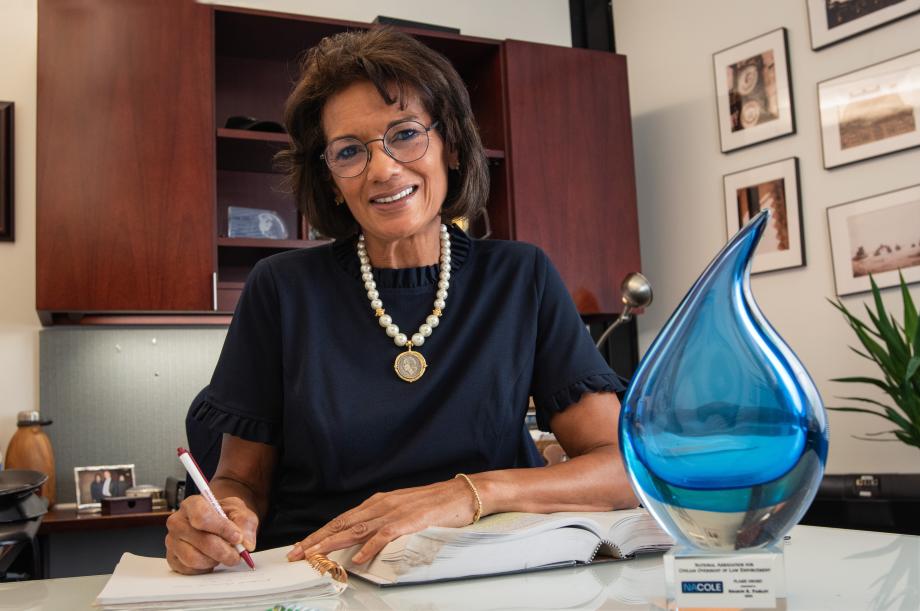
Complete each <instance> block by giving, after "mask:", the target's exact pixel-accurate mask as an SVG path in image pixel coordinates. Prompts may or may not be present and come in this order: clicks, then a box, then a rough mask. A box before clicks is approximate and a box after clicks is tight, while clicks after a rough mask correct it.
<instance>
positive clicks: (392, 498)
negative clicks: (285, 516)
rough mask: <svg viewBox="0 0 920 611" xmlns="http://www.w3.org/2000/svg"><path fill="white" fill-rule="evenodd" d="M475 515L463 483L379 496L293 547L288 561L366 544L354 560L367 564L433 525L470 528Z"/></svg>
mask: <svg viewBox="0 0 920 611" xmlns="http://www.w3.org/2000/svg"><path fill="white" fill-rule="evenodd" d="M475 513H476V499H475V497H474V496H473V491H472V490H470V487H469V486H468V485H467V484H466V482H464V481H463V480H462V479H459V478H458V479H453V480H448V481H445V482H438V483H436V484H430V485H428V486H419V487H417V488H403V489H401V490H394V491H392V492H378V493H377V494H375V495H374V496H372V497H371V498H369V499H367V500H366V501H364V502H363V503H361V504H360V505H358V506H357V507H355V508H354V509H351V510H349V511H346V512H345V513H343V514H342V515H340V516H338V517H337V518H335V519H334V520H332V521H331V522H329V523H328V524H326V525H325V526H323V527H322V528H320V529H319V530H317V531H316V532H314V533H313V534H311V535H310V536H309V537H307V538H306V539H304V540H303V541H301V542H300V543H297V544H295V545H294V549H293V550H291V552H290V553H289V554H288V560H290V561H295V560H301V559H303V558H304V557H309V556H312V555H313V554H327V553H329V552H332V551H335V550H339V549H345V548H348V547H351V546H352V545H355V544H358V543H364V545H363V546H362V547H361V549H360V550H359V551H358V552H357V553H356V554H355V555H354V556H353V557H352V561H353V562H355V563H358V564H362V563H364V562H366V561H368V560H370V559H371V558H373V557H374V556H376V555H377V552H379V551H380V550H382V549H383V548H384V546H385V545H386V544H387V543H389V542H390V541H392V540H394V539H396V538H397V537H400V536H402V535H407V534H410V533H414V532H418V531H420V530H424V529H425V528H427V527H429V526H453V527H459V526H466V525H467V524H470V523H471V522H472V521H473V516H474V515H475Z"/></svg>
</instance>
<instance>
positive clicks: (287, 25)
mask: <svg viewBox="0 0 920 611" xmlns="http://www.w3.org/2000/svg"><path fill="white" fill-rule="evenodd" d="M368 27H371V26H370V25H369V24H361V23H352V22H345V21H338V20H331V19H321V18H313V17H303V16H293V15H281V14H277V13H266V12H262V11H256V10H249V9H237V8H227V7H213V6H202V5H198V4H196V3H194V2H191V1H190V0H169V1H166V2H163V1H161V0H132V2H130V3H126V2H123V1H120V0H40V3H39V90H38V95H39V113H38V124H39V128H38V129H39V131H38V138H39V140H38V147H39V148H38V162H39V163H38V165H39V169H38V230H39V241H38V279H37V282H38V290H37V292H38V295H37V304H38V310H39V311H40V313H41V314H42V318H43V320H44V321H45V322H53V321H68V320H72V319H74V318H75V316H74V315H75V314H97V315H98V314H106V315H111V314H116V315H118V316H124V315H125V314H126V313H132V312H133V313H148V314H153V315H156V316H161V317H162V316H164V315H175V314H177V313H191V314H194V313H209V312H210V313H211V314H213V313H215V312H216V313H224V314H226V313H229V312H232V309H233V307H234V305H235V303H236V299H237V298H238V296H239V291H240V290H241V288H242V286H243V282H244V281H245V278H246V275H247V274H248V271H249V270H250V269H251V267H252V265H254V264H255V262H256V261H257V260H258V259H260V258H262V257H264V256H267V255H269V254H272V253H274V252H279V251H280V250H285V249H290V248H301V247H311V246H314V245H316V244H319V243H322V240H321V239H318V238H321V236H316V235H314V234H313V232H312V231H311V230H310V227H309V226H308V225H307V223H306V222H305V221H304V219H303V218H302V217H301V216H300V215H299V212H298V211H297V209H296V206H295V204H294V202H293V199H292V197H291V196H290V195H288V194H286V193H285V192H284V191H283V188H282V179H283V177H282V176H281V175H280V174H277V173H276V172H275V171H274V168H273V165H272V156H273V155H274V153H275V152H277V151H278V150H279V149H280V148H281V147H283V146H284V145H285V143H286V140H287V137H286V135H284V134H279V133H271V132H260V131H251V130H240V129H233V128H231V127H228V126H227V120H228V119H229V118H230V117H238V116H246V117H255V118H257V119H260V120H265V121H275V122H280V120H281V113H282V109H283V103H284V100H285V99H286V97H287V95H288V92H289V91H290V88H291V84H292V82H294V79H295V78H296V76H297V73H298V58H299V56H300V55H301V54H302V52H303V51H304V50H305V49H307V48H309V47H310V46H312V45H314V44H316V43H317V42H318V41H319V40H320V39H321V38H322V37H324V36H327V35H330V34H334V33H336V32H341V31H345V30H348V29H366V28H368ZM405 31H407V32H408V33H410V34H412V35H414V36H416V37H418V38H419V39H420V40H421V41H422V42H424V43H425V44H427V45H429V46H431V47H432V48H434V49H436V50H437V51H439V52H441V53H443V54H444V55H446V56H447V57H448V58H449V59H450V60H451V61H452V62H453V64H454V66H455V67H456V68H457V70H458V72H459V73H460V75H461V76H462V77H463V79H464V82H465V83H466V84H467V86H468V88H469V92H470V97H471V101H472V104H473V110H474V113H475V115H476V118H477V121H478V123H479V125H480V131H481V135H482V139H483V143H484V144H485V146H486V148H487V154H488V156H489V158H490V168H491V174H492V176H491V178H492V189H491V196H490V202H489V219H490V221H491V223H490V225H491V228H492V236H493V237H495V238H504V239H518V240H526V241H530V242H533V243H535V244H538V245H540V246H542V247H543V248H544V249H545V250H546V251H547V252H548V253H549V255H550V256H551V257H552V259H553V260H554V261H555V262H556V264H557V266H558V267H559V269H560V271H561V273H562V275H563V278H564V280H565V281H566V284H567V286H568V287H569V288H570V290H571V291H572V294H573V296H574V297H575V299H576V302H577V303H578V306H579V309H580V310H581V311H583V312H585V313H592V312H617V311H619V310H620V308H621V306H620V304H619V299H618V294H617V293H618V290H617V287H618V284H619V281H620V279H621V278H622V276H623V275H625V273H626V272H627V271H632V270H638V269H639V249H638V229H637V224H636V210H635V186H634V178H633V160H632V140H631V136H630V118H629V105H628V95H627V89H626V68H625V60H624V58H622V57H620V56H616V55H613V54H609V53H600V52H592V51H584V50H578V49H569V48H564V47H552V46H548V45H539V44H533V43H526V42H518V41H505V42H502V41H496V40H489V39H482V38H475V37H468V36H457V35H453V34H447V33H441V32H432V31H427V30H413V29H407V30H405ZM231 206H234V207H237V206H238V207H248V208H255V209H262V210H268V211H270V212H272V214H274V215H275V216H277V217H278V218H279V219H282V220H283V222H284V225H285V229H286V231H287V237H286V239H282V240H270V239H255V238H252V237H238V236H233V235H230V233H231V232H229V231H228V229H229V227H228V218H229V209H230V207H231ZM479 231H482V228H481V226H480V227H477V226H474V233H476V232H479ZM85 320H101V319H100V318H99V317H98V316H96V317H95V318H87V319H85ZM105 320H110V321H117V320H127V319H125V318H118V317H117V316H116V317H112V316H109V317H108V318H106V319H105ZM169 320H174V318H170V319H169Z"/></svg>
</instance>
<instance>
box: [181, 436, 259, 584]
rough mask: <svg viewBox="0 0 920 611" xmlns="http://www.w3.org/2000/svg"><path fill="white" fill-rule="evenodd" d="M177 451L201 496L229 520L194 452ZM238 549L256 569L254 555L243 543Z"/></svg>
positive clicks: (252, 567)
mask: <svg viewBox="0 0 920 611" xmlns="http://www.w3.org/2000/svg"><path fill="white" fill-rule="evenodd" d="M177 452H178V453H179V460H180V461H181V462H182V465H183V466H184V467H185V470H186V471H188V474H189V475H191V476H192V481H193V482H195V485H196V486H198V491H199V492H201V496H203V497H204V498H206V499H207V500H208V502H209V503H211V507H213V508H214V511H216V512H217V513H218V514H219V515H220V516H221V517H222V518H224V519H225V520H228V519H229V518H228V517H227V514H225V513H224V510H223V509H222V508H221V506H220V503H218V502H217V497H215V496H214V493H213V492H211V487H210V486H208V480H207V479H206V478H205V476H204V473H202V472H201V467H199V466H198V463H197V462H195V459H194V458H193V457H192V454H191V453H190V452H189V451H188V450H186V449H185V448H178V449H177ZM236 551H238V552H239V553H240V556H242V557H243V560H245V561H246V564H248V565H249V568H250V569H253V570H254V569H255V568H256V565H255V564H253V562H252V556H250V555H249V552H248V551H247V550H246V548H245V547H243V545H242V543H237V544H236Z"/></svg>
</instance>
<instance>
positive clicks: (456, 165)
mask: <svg viewBox="0 0 920 611" xmlns="http://www.w3.org/2000/svg"><path fill="white" fill-rule="evenodd" d="M448 168H450V169H451V170H453V171H454V172H457V171H459V170H460V162H459V161H455V162H453V163H452V164H450V165H449V166H448Z"/></svg>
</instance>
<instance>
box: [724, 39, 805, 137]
mask: <svg viewBox="0 0 920 611" xmlns="http://www.w3.org/2000/svg"><path fill="white" fill-rule="evenodd" d="M712 64H713V73H714V75H715V84H716V109H717V113H718V123H719V140H720V144H721V149H722V152H723V153H728V152H729V151H734V150H737V149H741V148H744V147H747V146H751V145H754V144H759V143H761V142H766V141H768V140H773V139H774V138H780V137H782V136H788V135H790V134H794V133H795V113H794V110H793V103H792V82H791V79H790V78H789V45H788V40H787V36H786V28H779V29H777V30H773V31H772V32H767V33H766V34H762V35H761V36H757V37H756V38H752V39H751V40H748V41H745V42H742V43H739V44H737V45H734V46H732V47H729V48H727V49H723V50H722V51H718V52H716V53H714V54H713V56H712Z"/></svg>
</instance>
